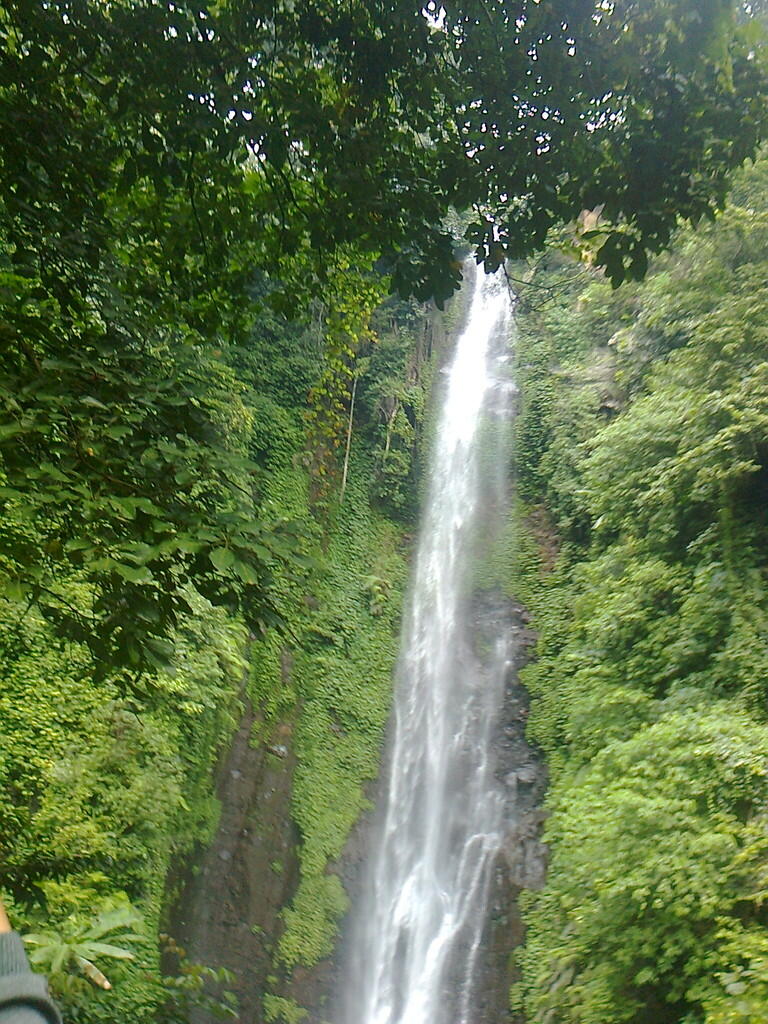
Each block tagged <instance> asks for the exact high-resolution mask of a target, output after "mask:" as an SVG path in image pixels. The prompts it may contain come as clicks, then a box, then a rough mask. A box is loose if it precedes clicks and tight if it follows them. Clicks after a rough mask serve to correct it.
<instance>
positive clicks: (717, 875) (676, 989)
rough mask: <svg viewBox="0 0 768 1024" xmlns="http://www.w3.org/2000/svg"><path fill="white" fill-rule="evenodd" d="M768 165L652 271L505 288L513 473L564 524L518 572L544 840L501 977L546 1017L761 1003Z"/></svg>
mask: <svg viewBox="0 0 768 1024" xmlns="http://www.w3.org/2000/svg"><path fill="white" fill-rule="evenodd" d="M767 171H768V169H767V168H766V164H765V162H764V161H763V162H761V163H758V164H757V165H755V166H754V168H752V169H750V170H749V171H747V172H745V173H744V174H743V175H742V176H741V177H740V179H739V181H738V184H737V188H736V191H735V193H734V196H733V199H732V202H731V205H730V206H729V208H728V209H727V211H726V212H725V213H724V214H723V215H722V217H721V218H720V219H719V220H718V221H717V223H716V224H715V225H713V226H711V227H707V228H706V229H701V230H699V231H698V232H697V233H695V234H694V233H692V232H685V231H683V232H681V233H680V235H679V236H678V238H677V240H676V244H675V247H674V250H673V253H672V255H670V256H668V257H664V258H663V259H660V260H659V261H657V263H655V264H654V266H653V267H652V270H651V273H650V275H649V278H648V280H647V282H646V283H644V284H642V285H639V286H632V287H631V288H627V289H626V290H625V289H622V291H621V293H616V294H612V293H611V291H610V288H609V287H608V286H607V285H606V284H605V283H604V282H603V281H601V280H600V278H599V277H596V276H595V275H594V274H593V273H592V272H590V271H588V270H584V269H579V268H577V267H575V266H574V265H573V264H570V263H569V262H568V261H566V260H563V258H562V257H558V256H556V255H553V256H552V257H551V258H550V261H549V266H548V267H547V268H541V267H540V268H539V271H538V273H536V274H535V275H534V277H533V282H535V283H537V284H538V285H539V286H541V287H543V288H546V289H551V292H546V291H545V292H542V291H541V290H538V291H536V290H535V289H533V288H531V289H529V291H528V292H526V293H525V295H524V298H523V300H522V302H523V313H522V316H521V323H522V332H521V333H522V336H521V374H522V376H523V389H524V392H523V393H524V396H525V397H524V407H523V413H522V417H521V420H520V428H519V437H518V458H519V468H520V476H521V486H522V488H523V490H524V493H525V496H526V498H527V499H528V502H529V507H530V504H531V503H533V502H536V501H539V502H542V501H543V502H545V503H546V505H547V507H548V509H549V514H550V517H551V527H550V531H551V536H550V540H549V542H550V548H551V547H552V545H553V544H554V542H555V540H556V539H557V541H558V542H559V543H560V544H561V545H562V547H561V551H560V555H559V559H558V562H557V565H556V567H555V569H554V571H553V572H552V573H551V574H550V575H549V576H548V577H546V578H543V577H540V576H538V577H537V575H536V574H535V573H532V572H531V571H530V569H531V566H530V565H529V567H528V569H529V571H528V575H527V577H526V583H527V586H528V590H529V593H530V594H531V595H532V599H533V602H534V604H535V606H536V607H537V608H538V610H539V619H538V621H539V624H540V628H541V639H540V657H539V660H538V662H537V663H536V664H535V665H533V666H532V667H531V668H530V669H529V670H528V671H527V682H528V685H529V686H530V687H531V690H532V692H533V694H534V695H535V698H536V699H535V702H534V709H533V711H532V715H531V725H530V731H531V733H532V735H533V736H534V737H535V738H536V739H537V740H538V742H539V743H540V744H541V745H542V746H543V748H544V750H545V751H546V753H547V756H548V758H549V762H550V766H551V772H552V787H551V792H550V795H549V801H548V803H549V807H550V810H551V812H552V814H551V818H550V820H549V823H548V825H547V828H546V838H547V841H548V842H549V843H550V845H551V852H552V862H551V869H550V874H549V881H548V883H547V887H546V889H545V890H544V892H543V893H542V894H540V895H536V896H532V897H531V898H530V900H529V903H528V920H529V933H528V934H529V937H528V943H527V949H526V952H525V953H524V955H523V958H522V966H523V981H522V983H521V985H520V986H519V988H518V991H517V996H516V998H517V999H518V1000H519V1001H520V1003H521V1005H523V1006H524V1007H525V1009H526V1010H527V1012H528V1014H529V1015H530V1019H534V1020H540V1021H542V1022H548V1024H555V1022H560V1024H575V1022H579V1024H610V1022H616V1024H619V1022H626V1024H644V1022H651V1021H653V1022H654V1024H664V1022H668V1024H682V1022H685V1024H704V1022H706V1024H724V1022H726V1021H727V1022H729V1024H737V1022H738V1024H756V1022H757V1021H759V1020H763V1019H765V1017H766V1014H767V1013H768V988H767V987H766V963H767V962H768V961H767V960H766V943H765V924H766V920H765V910H764V899H765V878H766V867H767V866H768V845H767V843H766V833H765V808H766V806H767V803H768V723H766V718H765V699H766V692H765V680H766V677H768V646H767V645H766V622H767V621H768V619H767V618H766V616H767V614H768V590H767V589H766V581H765V549H766V540H767V539H768V538H767V537H766V528H767V527H768V523H767V522H766V516H765V508H766V505H765V495H766V490H765V487H766V480H768V461H767V459H768V449H766V442H765V438H766V426H767V425H768V421H766V409H767V408H768V407H767V406H766V403H767V402H768V378H767V377H766V363H765V336H764V335H765V328H764V324H765V322H766V317H767V316H768V291H767V290H766V279H767V271H768V248H766V240H767V239H768V235H767V234H766V231H767V230H768V205H766V199H767V197H768V178H767V177H766V175H767ZM534 292H535V294H534ZM546 296H549V297H548V300H546V301H545V297H546Z"/></svg>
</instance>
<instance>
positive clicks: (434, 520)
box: [346, 272, 511, 1024]
mask: <svg viewBox="0 0 768 1024" xmlns="http://www.w3.org/2000/svg"><path fill="white" fill-rule="evenodd" d="M510 330H511V301H510V296H509V292H508V289H507V286H506V281H505V280H504V278H503V275H496V276H494V277H487V276H486V275H484V274H483V273H482V272H478V274H477V279H476V281H475V284H474V288H473V293H472V298H471V303H470V307H469V311H468V315H467V322H466V327H465V328H464V331H463V332H462V334H461V336H460V337H459V339H458V341H457V345H456V351H455V355H454V358H453V362H452V364H451V366H450V368H449V370H448V380H447V390H446V393H445V397H444V400H443V406H442V411H441V414H440V421H439V426H438V431H437V438H436V449H435V452H434V453H433V466H432V473H431V479H430V490H429V498H428V503H427V507H426V509H425V514H424V518H423V522H422V525H421V531H420V541H419V548H418V554H417V558H416V566H415V576H414V581H413V588H412V595H411V600H410V607H409V609H408V612H407V614H406V618H405V622H404V626H403V638H402V646H401V656H400V663H399V667H398V683H397V693H396V698H395V712H394V715H395V719H394V735H393V741H392V749H391V751H390V753H389V764H390V769H389V779H388V787H387V791H386V793H385V797H386V801H387V803H386V815H385V820H384V823H383V831H382V833H381V835H380V836H379V837H378V839H379V845H378V848H377V850H376V852H375V854H374V858H375V859H374V861H373V864H372V866H371V872H370V878H369V885H368V892H367V895H366V897H365V899H364V900H363V904H362V907H361V914H360V919H359V924H358V932H357V939H356V942H355V950H354V957H353V959H354V961H355V962H354V964H353V977H352V979H351V981H350V983H349V985H348V989H347V1000H346V1003H347V1007H346V1009H347V1022H348V1024H473V1021H474V1020H475V1017H473V993H474V988H473V981H474V979H475V977H476V974H477V965H478V957H479V956H480V953H481V941H482V936H483V931H484V929H485V925H486V918H487V899H488V890H489V884H490V880H491V876H492V872H493V867H494V863H495V860H496V858H497V856H498V853H499V850H500V847H501V844H502V839H503V836H502V831H503V809H504V795H503V793H502V791H501V787H500V786H499V784H498V783H497V782H496V780H495V778H494V765H493V764H492V732H493V728H494V724H495V720H496V717H497V715H498V712H499V708H500V706H501V702H502V697H503V689H504V677H505V674H506V671H507V668H508V665H509V656H510V652H509V650H508V645H509V640H508V638H507V637H504V636H502V637H499V638H498V640H497V641H496V645H495V650H493V651H491V652H490V654H487V653H486V655H485V656H484V657H482V660H481V658H480V657H479V656H478V652H477V651H476V650H475V649H474V648H473V637H472V635H471V634H472V626H471V616H470V614H469V605H468V601H469V597H470V580H469V579H468V575H469V573H470V570H471V563H472V559H473V558H474V557H475V556H476V554H477V552H478V550H481V545H482V540H483V536H485V535H487V533H488V531H491V530H492V527H493V524H494V522H495V521H497V519H498V517H499V516H500V515H501V514H502V510H503V508H504V502H503V479H504V475H505V474H504V466H503V458H502V457H501V454H502V453H501V452H500V451H494V450H493V445H494V444H497V445H500V444H501V437H502V435H503V434H504V430H503V429H499V424H500V423H502V422H503V420H504V419H505V418H508V417H507V416H506V415H505V413H508V401H509V392H510V390H511V388H510V386H509V384H508V383H506V381H505V380H504V369H505V367H504V364H505V363H506V361H507V359H508V351H507V349H508V342H509V335H510ZM494 423H495V424H496V429H484V426H485V427H486V428H487V427H489V425H490V426H491V428H492V427H493V424H494Z"/></svg>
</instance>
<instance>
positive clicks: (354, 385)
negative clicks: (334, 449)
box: [339, 377, 357, 501]
mask: <svg viewBox="0 0 768 1024" xmlns="http://www.w3.org/2000/svg"><path fill="white" fill-rule="evenodd" d="M356 394H357V377H354V378H353V380H352V400H351V401H350V403H349V420H348V422H347V447H346V450H345V452H344V471H343V473H342V474H341V495H340V497H339V501H343V500H344V491H345V490H346V489H347V473H348V472H349V450H350V448H351V447H352V417H353V416H354V415H355V395H356Z"/></svg>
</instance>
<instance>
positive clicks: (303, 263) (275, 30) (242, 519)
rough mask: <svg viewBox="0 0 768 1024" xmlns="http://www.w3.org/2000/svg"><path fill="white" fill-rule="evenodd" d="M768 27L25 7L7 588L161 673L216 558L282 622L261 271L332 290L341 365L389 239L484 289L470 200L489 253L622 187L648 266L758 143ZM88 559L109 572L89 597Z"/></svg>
mask: <svg viewBox="0 0 768 1024" xmlns="http://www.w3.org/2000/svg"><path fill="white" fill-rule="evenodd" d="M759 44H760V38H759V32H758V31H757V30H756V27H755V23H754V22H751V21H748V22H746V23H744V24H740V25H737V24H736V20H735V17H734V10H733V8H732V5H731V4H730V3H728V2H727V0H708V2H707V3H706V4H703V5H699V6H697V7H696V8H693V7H692V6H691V5H690V4H689V3H688V0H654V2H642V3H635V2H619V3H605V2H601V3H597V4H595V3H594V2H593V0H590V2H578V3H574V2H572V0H569V2H567V3H566V2H562V0H557V2H554V0H548V2H542V3H533V2H528V0H522V2H519V3H507V2H494V0H479V2H476V0H467V2H465V3H461V4H452V3H448V4H446V5H445V7H440V8H439V9H438V7H437V5H435V4H428V5H427V8H426V9H423V8H422V5H421V4H420V3H417V4H414V3H410V2H399V0H398V2H393V0H388V2H379V0H376V2H372V3H369V2H366V3H362V2H357V0H355V2H351V3H346V4H343V5H342V4H337V3H330V2H328V0H309V2H304V3H300V4H299V3H295V2H293V0H279V2H276V3H269V4H265V3H261V2H256V3H253V2H250V0H249V2H247V3H246V2H240V0H231V2H215V3H209V4H203V3H186V2H183V0H182V2H176V0H174V2H163V3H161V2H156V0H116V2H105V3H88V2H86V0H46V2H45V3H43V2H39V0H12V2H10V3H9V4H7V5H5V7H4V9H3V11H2V12H0V95H1V96H2V102H1V103H0V189H1V192H2V194H1V197H0V304H1V308H0V329H1V330H2V347H1V348H0V360H1V366H2V370H1V378H2V387H3V399H4V401H3V413H2V423H1V424H0V456H1V457H2V462H3V474H4V476H3V480H2V486H3V489H2V495H1V496H0V497H1V499H2V501H3V503H4V521H5V525H4V528H3V534H2V537H1V538H0V558H2V565H0V570H2V572H3V574H4V576H5V579H6V583H10V584H11V585H12V586H13V588H14V593H16V594H18V595H23V596H24V597H25V599H29V600H30V601H33V602H38V603H41V604H42V605H43V606H44V607H46V608H47V614H49V616H50V617H51V618H54V619H56V621H57V622H59V623H60V624H61V627H62V628H63V629H64V631H65V632H66V633H67V634H68V635H74V636H75V637H77V638H80V639H83V638H87V639H88V640H89V642H90V643H91V644H92V646H93V648H94V651H95V653H96V654H97V656H98V657H99V659H101V660H104V659H113V660H116V661H117V662H119V663H123V664H126V665H129V666H133V667H135V668H140V667H141V666H142V665H145V664H152V663H156V662H157V660H158V658H163V657H164V656H165V653H164V650H165V649H164V644H165V638H166V636H167V635H168V632H169V630H170V629H172V627H173V626H174V624H175V623H176V622H177V620H178V615H179V613H180V612H182V611H183V610H184V608H185V607H187V603H186V599H185V598H184V587H185V586H186V585H187V583H188V582H189V581H190V580H193V581H194V582H195V583H196V585H198V586H199V587H200V588H201V589H202V591H203V592H204V593H205V595H206V596H207V597H209V598H210V599H211V600H213V601H215V602H216V603H221V602H224V603H227V604H230V605H232V606H243V607H246V608H249V609H250V613H251V617H252V619H253V620H254V621H257V622H261V623H264V622H270V621H275V617H276V612H275V609H274V608H273V607H272V606H271V604H270V600H269V598H268V591H269V577H270V565H271V564H272V562H273V561H275V560H277V561H281V560H284V558H285V554H286V551H287V550H288V549H289V548H294V547H295V545H293V543H292V541H291V540H290V538H287V539H286V538H285V536H278V535H279V534H281V531H282V532H283V534H284V529H283V528H282V527H281V528H280V529H277V524H274V523H269V524H267V525H265V526H262V525H259V524H262V523H263V522H264V517H263V515H262V512H261V511H260V510H259V507H258V506H259V500H258V481H257V479H256V478H257V474H256V470H255V467H254V466H252V465H251V464H250V463H249V462H248V459H247V452H246V450H245V449H246V448H247V445H244V441H243V438H244V437H245V435H246V434H247V424H246V421H247V420H248V415H247V414H246V413H245V412H244V411H243V410H242V409H240V411H238V399H237V389H236V388H235V389H234V391H233V389H232V386H231V375H229V370H228V368H227V365H226V355H222V353H224V352H225V350H226V349H227V348H228V346H232V345H237V344H239V343H240V342H242V340H243V339H244V338H245V337H246V336H247V331H248V329H249V326H250V325H251V324H252V322H253V317H254V316H255V315H257V314H256V312H255V311H256V310H257V309H258V307H259V303H258V302H255V301H254V295H255V294H256V291H257V290H255V289H254V283H255V278H256V275H257V273H261V274H262V275H266V279H267V280H268V282H269V283H268V285H267V287H265V288H262V289H261V290H260V292H259V294H260V300H259V301H260V304H261V308H262V309H263V308H264V306H265V304H266V303H267V302H269V303H271V304H272V306H273V307H275V308H276V309H278V310H282V311H284V312H290V313H291V314H292V315H297V314H298V315H301V314H302V313H303V314H304V315H307V314H308V313H309V310H310V306H311V304H312V303H313V302H314V303H317V302H321V303H324V304H325V306H324V312H321V313H320V314H319V321H320V322H321V325H322V327H323V328H327V329H328V332H329V334H330V335H333V337H334V338H335V339H336V340H335V341H333V342H332V345H333V346H335V351H336V352H337V353H341V357H340V365H341V364H344V363H345V361H346V362H347V363H348V361H349V359H350V358H351V357H352V354H353V351H354V345H355V338H359V337H361V336H362V335H361V326H360V324H359V323H358V322H357V321H356V320H355V317H356V316H357V318H358V320H359V311H358V313H355V314H353V313H352V312H348V313H342V314H341V316H340V317H339V315H337V313H335V312H333V310H332V309H331V307H338V309H341V310H351V309H352V305H354V302H355V301H356V300H355V299H354V296H355V295H356V293H357V291H358V290H359V289H360V287H361V281H362V276H361V275H363V276H364V275H365V274H369V273H370V272H371V268H372V267H373V266H374V264H375V263H376V264H377V271H378V272H379V273H381V272H383V273H385V274H387V275H388V277H389V281H390V284H391V286H392V287H393V288H394V289H396V290H399V291H401V292H404V293H412V294H415V295H416V296H418V297H421V298H427V297H434V298H435V299H436V300H438V301H441V300H442V299H444V298H445V297H446V296H448V295H449V294H450V293H451V292H452V291H453V290H454V289H455V288H456V286H457V284H458V281H459V278H460V274H461V271H460V265H459V264H458V263H457V262H456V260H455V258H454V248H453V247H454V238H453V237H452V235H451V232H450V231H449V230H448V229H447V228H446V227H445V226H444V225H445V215H446V211H447V210H448V208H449V207H450V206H455V207H457V208H459V209H462V210H466V209H473V210H474V217H473V218H472V222H471V224H470V226H469V228H468V230H467V234H468V237H469V239H470V240H471V241H472V242H473V243H474V244H475V245H476V247H477V255H478V259H480V260H482V261H484V263H485V265H486V268H487V269H493V268H495V267H497V266H498V265H499V263H500V262H501V261H502V259H503V258H504V257H505V256H506V255H512V256H519V255H522V254H524V253H525V252H529V251H531V250H532V249H533V248H535V247H536V246H540V245H541V244H542V243H543V241H544V239H545V237H546V235H547V232H548V231H549V229H550V228H551V227H552V226H553V225H555V224H557V223H559V222H562V221H564V220H573V219H575V218H576V217H577V216H578V215H579V214H580V212H581V211H583V210H585V209H594V208H599V209H600V210H601V220H600V223H599V224H598V226H597V229H596V230H597V235H598V240H597V241H596V242H594V247H595V248H596V260H597V263H598V264H600V265H604V266H605V268H606V272H607V273H608V275H609V276H610V277H611V279H612V280H613V281H614V283H616V282H619V281H621V280H622V278H623V277H625V276H626V275H634V276H638V275H642V273H643V272H644V269H645V266H646V254H647V252H648V251H657V250H658V249H659V248H661V247H662V246H664V245H665V244H666V242H667V241H668V239H669V237H670V232H671V231H672V229H673V227H674V225H675V223H676V219H677V217H678V216H683V217H686V218H688V219H689V220H691V221H696V220H698V219H699V218H700V217H702V216H703V215H712V213H713V211H714V210H715V209H716V208H717V207H718V206H719V205H720V204H721V203H722V201H723V198H724V195H725V191H726V186H727V176H728V172H729V171H730V170H731V169H732V168H733V167H735V166H737V165H738V164H740V163H741V162H743V160H744V159H745V158H746V157H748V156H749V155H750V154H751V153H753V152H754V150H755V146H756V144H757V142H758V140H759V138H760V137H761V133H762V131H763V127H764V123H765V118H766V93H767V92H768V90H767V89H766V82H765V75H766V71H765V66H764V59H763V57H762V51H761V49H760V45H759ZM353 270H354V273H353V272H352V271H353ZM350 303H351V304H350ZM363 305H364V303H363ZM329 310H331V311H330V312H329ZM345 333H346V334H348V335H349V339H351V342H350V343H349V344H347V343H346V342H345V341H344V340H343V336H344V335H345ZM340 339H341V340H340ZM346 369H347V370H348V366H347V367H346ZM228 375H229V376H228ZM342 376H343V377H344V380H345V381H347V380H348V379H349V374H348V373H346V376H344V374H342ZM322 390H323V393H326V394H334V395H335V397H333V399H332V401H334V402H337V403H338V402H339V401H342V400H343V396H341V398H340V396H339V395H338V394H335V393H334V389H333V387H330V388H328V387H324V388H323V389H322ZM337 390H338V389H337ZM318 393H319V392H318ZM337 411H338V410H337ZM62 571H65V572H70V571H74V572H75V573H76V574H77V575H78V578H82V577H83V576H84V578H85V579H86V580H87V581H88V582H89V583H90V584H92V585H93V587H94V588H95V589H94V596H93V600H92V602H91V609H90V611H89V612H88V613H87V614H85V613H84V612H83V610H82V608H81V607H76V608H73V607H72V603H71V602H68V600H67V598H66V595H64V594H63V593H62V592H61V590H60V588H59V589H57V588H58V587H59V584H57V586H56V587H53V586H52V585H51V576H52V574H55V575H57V577H58V579H59V583H60V582H61V575H62ZM147 638H149V639H147Z"/></svg>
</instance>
